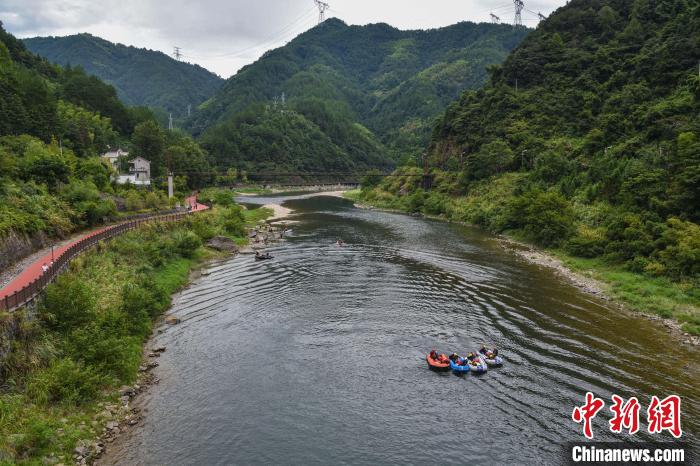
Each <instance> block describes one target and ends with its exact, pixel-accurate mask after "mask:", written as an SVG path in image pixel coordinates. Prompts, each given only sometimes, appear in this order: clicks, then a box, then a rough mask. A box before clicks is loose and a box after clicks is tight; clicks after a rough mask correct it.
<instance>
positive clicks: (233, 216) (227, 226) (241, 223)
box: [219, 205, 246, 237]
mask: <svg viewBox="0 0 700 466" xmlns="http://www.w3.org/2000/svg"><path fill="white" fill-rule="evenodd" d="M219 221H220V222H221V225H222V227H223V229H224V231H225V232H226V233H228V234H230V235H232V236H239V237H241V236H245V235H246V230H245V217H243V210H242V209H241V207H240V206H238V205H235V206H232V207H229V208H227V209H222V210H221V211H220V213H219Z"/></svg>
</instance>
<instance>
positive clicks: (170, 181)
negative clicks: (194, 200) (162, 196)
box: [168, 171, 174, 199]
mask: <svg viewBox="0 0 700 466" xmlns="http://www.w3.org/2000/svg"><path fill="white" fill-rule="evenodd" d="M173 191H174V190H173V172H171V171H169V172H168V199H172V198H173V194H174V193H173Z"/></svg>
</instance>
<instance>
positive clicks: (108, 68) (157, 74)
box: [23, 34, 224, 120]
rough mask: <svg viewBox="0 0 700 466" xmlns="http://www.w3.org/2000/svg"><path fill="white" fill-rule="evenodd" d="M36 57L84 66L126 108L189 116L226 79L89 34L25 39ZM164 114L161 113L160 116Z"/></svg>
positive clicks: (57, 62)
mask: <svg viewBox="0 0 700 466" xmlns="http://www.w3.org/2000/svg"><path fill="white" fill-rule="evenodd" d="M23 42H24V44H25V45H26V46H27V48H28V49H29V50H31V51H32V52H34V53H36V54H38V55H40V56H42V57H45V58H47V59H48V60H49V61H50V62H52V63H55V64H58V65H62V66H70V67H81V68H82V69H84V70H85V72H87V73H89V74H91V75H94V76H97V77H98V78H100V79H101V80H103V81H104V82H106V83H109V84H111V85H112V86H114V88H115V89H116V90H117V94H118V96H119V98H120V99H121V101H122V102H124V103H125V104H126V105H136V106H145V107H148V108H151V109H153V110H155V111H156V112H157V113H160V112H163V113H169V112H172V114H173V117H174V118H177V119H180V120H182V119H184V118H185V117H187V107H188V105H189V106H191V107H190V108H191V110H192V111H194V109H195V108H196V107H197V106H198V105H200V104H201V103H202V102H204V101H206V100H207V99H209V98H210V97H211V96H212V95H214V93H215V92H216V91H217V90H218V89H219V87H221V84H222V83H223V82H224V81H223V79H221V78H220V77H218V76H217V75H215V74H214V73H212V72H210V71H208V70H206V69H204V68H202V67H201V66H199V65H192V64H189V63H185V62H180V61H177V60H175V59H173V58H171V57H169V56H168V55H165V54H164V53H162V52H157V51H154V50H148V49H140V48H136V47H129V46H126V45H122V44H114V43H112V42H109V41H106V40H104V39H101V38H99V37H95V36H92V35H90V34H76V35H72V36H65V37H33V38H30V39H23ZM159 111H160V112H159Z"/></svg>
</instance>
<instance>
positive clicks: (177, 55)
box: [173, 46, 182, 61]
mask: <svg viewBox="0 0 700 466" xmlns="http://www.w3.org/2000/svg"><path fill="white" fill-rule="evenodd" d="M173 57H175V60H177V61H180V58H181V57H182V49H181V48H180V47H177V46H176V47H173Z"/></svg>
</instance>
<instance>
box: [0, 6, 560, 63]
mask: <svg viewBox="0 0 700 466" xmlns="http://www.w3.org/2000/svg"><path fill="white" fill-rule="evenodd" d="M326 1H327V3H329V4H330V10H329V11H328V12H327V13H326V15H327V16H328V17H330V16H335V17H338V18H340V19H342V20H343V21H345V22H346V23H348V24H368V23H378V22H384V23H388V24H391V25H392V26H396V27H398V28H400V29H427V28H434V27H440V26H447V25H449V24H454V23H456V22H459V21H464V20H471V21H476V22H479V21H490V15H489V13H490V12H494V13H495V14H496V15H498V16H499V17H500V18H501V20H502V21H503V22H509V23H512V22H513V16H514V7H513V1H512V0H326ZM564 3H566V0H525V8H526V10H525V11H523V24H526V25H528V26H533V27H534V26H535V25H536V24H537V16H536V14H535V13H537V12H542V13H543V14H544V15H548V14H549V13H551V12H552V11H553V10H555V9H556V8H558V7H559V6H561V5H563V4H564ZM0 21H2V22H3V24H4V25H5V28H6V29H7V30H8V31H10V32H11V33H13V34H15V35H16V36H18V37H33V36H48V35H53V36H64V35H70V34H76V33H79V32H89V33H91V34H93V35H96V36H100V37H102V38H104V39H107V40H110V41H112V42H120V43H122V44H126V45H134V46H136V47H146V48H149V49H154V50H160V51H162V52H165V53H168V54H172V53H173V47H174V46H179V47H181V48H182V53H183V55H184V58H183V59H184V60H186V61H189V62H192V63H198V64H200V65H202V66H204V67H205V68H208V69H210V70H211V71H213V72H215V73H217V74H219V75H221V76H222V77H229V76H231V75H232V74H234V73H235V72H236V71H237V70H238V69H240V68H241V67H242V66H244V65H246V64H248V63H252V62H253V61H255V60H256V59H257V58H259V57H260V55H262V54H263V53H264V52H265V51H266V50H269V49H270V48H274V47H279V46H281V45H284V44H285V43H287V42H288V41H289V40H291V39H293V38H294V37H295V36H296V35H298V34H299V33H301V32H303V31H305V30H307V29H309V28H311V27H313V26H314V25H315V24H316V23H317V21H318V9H317V8H316V6H315V4H314V1H313V0H198V1H188V0H169V1H164V0H0Z"/></svg>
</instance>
